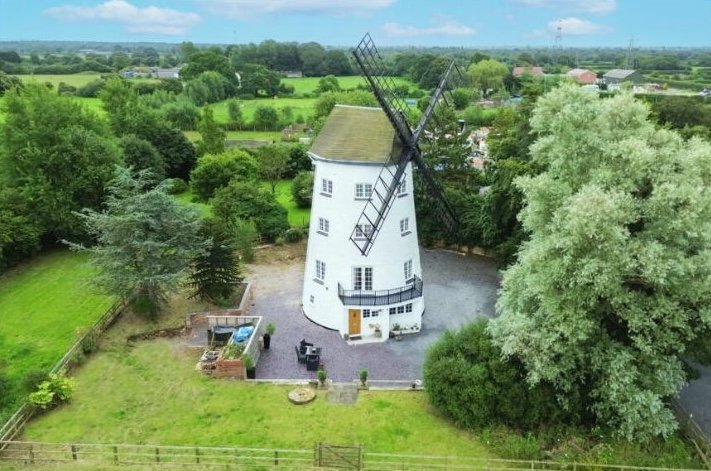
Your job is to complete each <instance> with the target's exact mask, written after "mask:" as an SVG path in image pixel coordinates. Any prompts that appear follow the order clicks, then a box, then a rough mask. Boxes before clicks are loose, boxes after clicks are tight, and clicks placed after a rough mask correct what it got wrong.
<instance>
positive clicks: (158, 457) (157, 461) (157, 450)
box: [156, 447, 160, 463]
mask: <svg viewBox="0 0 711 471" xmlns="http://www.w3.org/2000/svg"><path fill="white" fill-rule="evenodd" d="M156 463H160V450H159V449H158V447H156Z"/></svg>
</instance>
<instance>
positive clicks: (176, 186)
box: [167, 178, 190, 195]
mask: <svg viewBox="0 0 711 471" xmlns="http://www.w3.org/2000/svg"><path fill="white" fill-rule="evenodd" d="M189 189H190V186H188V182H186V181H185V180H183V179H182V178H171V179H169V183H168V185H167V191H168V194H171V195H179V194H180V193H185V192H186V191H188V190H189Z"/></svg>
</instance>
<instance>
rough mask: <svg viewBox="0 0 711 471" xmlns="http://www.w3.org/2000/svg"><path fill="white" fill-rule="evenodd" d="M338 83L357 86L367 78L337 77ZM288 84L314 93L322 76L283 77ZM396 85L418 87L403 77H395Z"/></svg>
mask: <svg viewBox="0 0 711 471" xmlns="http://www.w3.org/2000/svg"><path fill="white" fill-rule="evenodd" d="M336 78H337V79H338V84H339V85H340V87H341V88H342V89H344V90H345V89H349V88H355V87H357V86H358V85H361V84H362V85H365V80H364V79H363V77H361V76H360V75H349V76H345V77H336ZM281 80H282V82H284V83H285V84H287V85H291V86H292V87H294V93H295V94H297V95H302V94H304V93H313V92H314V91H316V88H317V87H318V81H319V80H321V77H302V78H283V79H281ZM393 80H394V81H395V84H396V85H400V84H403V85H407V86H408V87H410V88H416V85H415V84H414V83H412V82H410V81H409V80H406V79H403V78H401V77H393Z"/></svg>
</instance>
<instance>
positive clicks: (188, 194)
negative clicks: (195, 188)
mask: <svg viewBox="0 0 711 471" xmlns="http://www.w3.org/2000/svg"><path fill="white" fill-rule="evenodd" d="M175 198H176V199H177V200H178V201H180V202H181V203H183V204H185V205H192V206H195V207H196V208H197V209H198V211H200V214H201V215H202V216H203V217H209V216H212V206H210V205H209V204H207V203H201V202H199V201H196V200H195V195H193V192H192V190H188V191H185V192H183V193H180V194H177V195H175Z"/></svg>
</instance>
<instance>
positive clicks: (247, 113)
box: [210, 98, 316, 123]
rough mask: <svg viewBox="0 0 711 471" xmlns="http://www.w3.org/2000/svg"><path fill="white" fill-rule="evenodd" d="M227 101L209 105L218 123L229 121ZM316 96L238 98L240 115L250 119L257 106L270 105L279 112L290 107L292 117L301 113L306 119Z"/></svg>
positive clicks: (312, 111) (311, 113)
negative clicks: (240, 107) (240, 109)
mask: <svg viewBox="0 0 711 471" xmlns="http://www.w3.org/2000/svg"><path fill="white" fill-rule="evenodd" d="M227 101H228V100H225V101H221V102H218V103H215V104H213V105H210V106H211V108H212V109H213V111H214V113H215V121H217V122H218V123H227V122H229V121H230V117H229V113H228V112H227ZM315 103H316V98H259V99H255V100H240V104H241V106H242V116H243V118H244V119H245V121H252V119H253V118H254V111H255V110H256V109H257V107H259V106H271V107H273V108H275V109H276V110H277V111H279V112H281V110H282V109H284V108H287V107H289V108H291V112H292V115H293V117H294V118H296V117H297V116H298V115H301V116H302V117H303V118H304V119H308V118H309V117H310V116H312V115H313V114H314V104H315Z"/></svg>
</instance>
